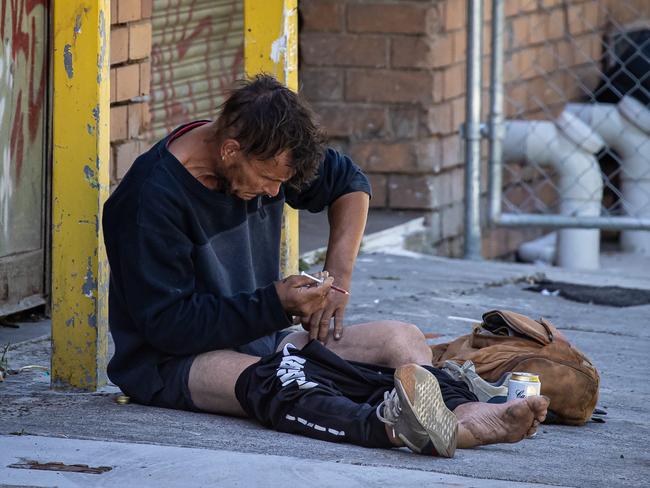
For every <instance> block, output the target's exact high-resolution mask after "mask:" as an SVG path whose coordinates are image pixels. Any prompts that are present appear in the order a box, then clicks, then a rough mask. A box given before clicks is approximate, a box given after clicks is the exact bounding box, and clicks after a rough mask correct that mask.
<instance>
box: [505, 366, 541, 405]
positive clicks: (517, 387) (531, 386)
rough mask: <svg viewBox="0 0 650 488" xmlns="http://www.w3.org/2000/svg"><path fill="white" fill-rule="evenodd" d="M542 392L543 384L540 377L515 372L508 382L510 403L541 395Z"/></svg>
mask: <svg viewBox="0 0 650 488" xmlns="http://www.w3.org/2000/svg"><path fill="white" fill-rule="evenodd" d="M541 391H542V384H541V383H540V381H539V376H538V375H536V374H533V373H521V372H514V373H512V376H511V377H510V381H509V382H508V401H510V400H514V399H516V398H526V397H529V396H535V395H539V394H540V392H541Z"/></svg>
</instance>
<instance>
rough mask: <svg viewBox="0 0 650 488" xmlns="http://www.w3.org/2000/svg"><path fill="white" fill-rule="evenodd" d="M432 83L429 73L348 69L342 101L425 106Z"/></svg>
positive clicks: (429, 98)
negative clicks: (419, 104) (418, 104)
mask: <svg viewBox="0 0 650 488" xmlns="http://www.w3.org/2000/svg"><path fill="white" fill-rule="evenodd" d="M431 93H432V82H431V75H430V74H429V73H428V72H421V71H389V70H350V71H349V72H348V73H347V77H346V80H345V98H346V100H349V101H359V102H395V103H400V102H404V103H428V102H429V101H430V100H431Z"/></svg>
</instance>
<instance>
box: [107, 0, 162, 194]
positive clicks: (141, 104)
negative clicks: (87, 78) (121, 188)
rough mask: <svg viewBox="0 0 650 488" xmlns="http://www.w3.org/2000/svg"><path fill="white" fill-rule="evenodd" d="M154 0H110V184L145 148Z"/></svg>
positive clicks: (116, 181) (113, 183)
mask: <svg viewBox="0 0 650 488" xmlns="http://www.w3.org/2000/svg"><path fill="white" fill-rule="evenodd" d="M152 2H153V0H111V50H110V51H111V186H114V185H116V184H117V183H119V181H120V180H121V179H122V177H123V176H124V174H125V173H126V171H127V170H128V169H129V167H130V166H131V163H132V162H133V160H134V159H135V158H136V157H137V156H138V155H139V154H140V153H141V152H143V151H144V150H145V149H146V146H145V144H146V143H145V141H146V130H147V128H148V125H149V120H150V116H149V104H148V97H149V84H150V63H149V57H150V54H151V8H152Z"/></svg>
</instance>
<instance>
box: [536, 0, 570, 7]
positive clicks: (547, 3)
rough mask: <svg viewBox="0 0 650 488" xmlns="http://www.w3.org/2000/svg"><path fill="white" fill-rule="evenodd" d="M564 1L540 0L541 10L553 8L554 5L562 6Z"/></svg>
mask: <svg viewBox="0 0 650 488" xmlns="http://www.w3.org/2000/svg"><path fill="white" fill-rule="evenodd" d="M565 1H566V0H541V5H542V7H543V8H550V7H555V6H556V5H562V4H563V3H565Z"/></svg>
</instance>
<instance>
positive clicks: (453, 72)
mask: <svg viewBox="0 0 650 488" xmlns="http://www.w3.org/2000/svg"><path fill="white" fill-rule="evenodd" d="M465 70H466V66H465V64H463V63H461V64H455V65H453V66H449V67H447V68H445V70H444V72H443V73H444V99H445V100H449V99H450V98H456V97H458V96H460V95H463V94H464V93H465Z"/></svg>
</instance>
